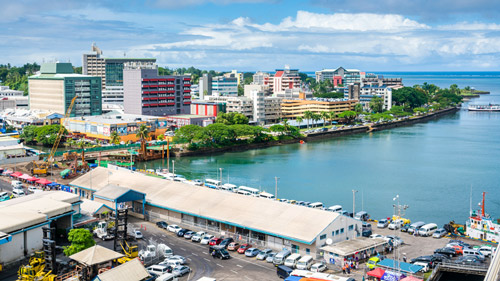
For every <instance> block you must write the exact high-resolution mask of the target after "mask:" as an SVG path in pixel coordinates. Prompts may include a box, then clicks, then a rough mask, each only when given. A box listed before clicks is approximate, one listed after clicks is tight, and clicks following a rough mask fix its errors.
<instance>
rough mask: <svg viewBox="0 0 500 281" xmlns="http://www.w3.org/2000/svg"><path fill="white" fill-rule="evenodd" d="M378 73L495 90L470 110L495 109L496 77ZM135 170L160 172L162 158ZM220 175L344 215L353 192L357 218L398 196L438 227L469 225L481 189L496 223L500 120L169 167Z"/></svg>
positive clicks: (428, 126) (466, 120)
mask: <svg viewBox="0 0 500 281" xmlns="http://www.w3.org/2000/svg"><path fill="white" fill-rule="evenodd" d="M382 74H384V75H385V76H386V77H403V81H404V83H405V84H406V85H413V84H421V83H423V82H428V83H434V84H436V85H438V86H441V87H447V86H449V85H450V84H458V85H459V86H460V87H464V86H471V87H474V88H476V89H478V90H485V91H491V94H490V95H485V96H483V97H481V98H479V99H474V100H472V101H471V102H472V103H489V102H494V103H500V72H485V73H480V72H473V73H436V72H431V73H382ZM465 107H466V105H465ZM139 165H140V167H141V168H144V166H146V167H147V168H158V167H161V166H164V167H166V163H165V162H164V161H161V160H160V161H154V162H149V163H146V164H145V165H144V164H143V163H141V164H139ZM170 168H172V165H171V166H170ZM219 168H223V170H222V174H223V175H222V179H223V181H224V182H227V181H228V179H229V182H230V183H233V184H236V185H246V186H251V187H256V188H260V189H261V190H265V191H267V192H271V193H274V186H275V179H274V177H279V181H278V197H279V198H287V199H295V200H303V201H310V202H315V201H321V202H323V203H324V204H325V205H327V206H330V205H334V204H340V205H342V206H344V209H347V210H349V211H352V207H353V206H352V205H353V204H352V202H353V196H352V190H353V189H355V190H358V191H359V192H358V193H357V194H356V211H359V210H361V208H363V209H364V210H366V211H368V212H369V213H370V214H371V215H372V217H374V218H381V217H386V216H390V215H391V214H392V212H393V207H392V206H393V198H394V197H395V196H396V195H399V197H400V202H401V203H402V204H407V205H409V208H408V209H407V212H406V215H407V216H408V217H409V218H411V219H412V220H423V221H426V222H436V223H439V224H443V223H446V222H448V221H449V220H450V219H455V220H456V221H458V222H464V221H465V220H466V218H467V215H468V213H469V205H470V190H471V187H472V192H473V196H472V202H473V207H477V203H478V202H479V201H480V198H481V192H482V191H486V192H487V195H486V196H487V197H486V198H487V200H486V209H487V212H489V213H490V214H492V215H493V216H494V217H500V188H499V183H500V113H477V112H476V113H474V112H468V111H466V110H461V111H460V112H458V113H456V114H452V115H448V116H445V117H443V118H440V119H439V120H435V121H430V122H427V123H422V124H417V125H413V126H409V127H404V128H397V129H392V130H387V131H382V132H376V133H371V134H361V135H355V136H346V137H340V138H335V139H330V140H324V141H315V142H309V143H307V144H303V145H300V144H291V145H285V146H280V147H271V148H266V149H257V150H250V151H245V152H237V153H225V154H220V155H216V156H203V157H185V158H179V159H175V172H176V173H180V174H183V175H185V176H186V177H188V178H191V179H194V178H199V179H204V178H214V179H216V178H218V175H219V172H220V170H219Z"/></svg>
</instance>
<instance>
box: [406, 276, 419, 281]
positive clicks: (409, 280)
mask: <svg viewBox="0 0 500 281" xmlns="http://www.w3.org/2000/svg"><path fill="white" fill-rule="evenodd" d="M401 281H423V280H422V279H419V278H417V277H413V276H406V277H405V278H403V279H401Z"/></svg>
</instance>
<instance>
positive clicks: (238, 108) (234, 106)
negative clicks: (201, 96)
mask: <svg viewBox="0 0 500 281" xmlns="http://www.w3.org/2000/svg"><path fill="white" fill-rule="evenodd" d="M205 99H206V100H207V101H211V102H216V103H225V104H226V113H229V112H236V113H241V114H243V115H245V116H246V117H248V119H249V120H253V101H252V99H251V98H248V97H228V96H208V97H205Z"/></svg>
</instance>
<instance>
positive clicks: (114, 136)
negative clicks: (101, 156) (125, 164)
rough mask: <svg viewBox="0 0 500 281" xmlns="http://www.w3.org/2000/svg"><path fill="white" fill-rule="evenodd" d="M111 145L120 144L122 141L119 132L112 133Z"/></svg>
mask: <svg viewBox="0 0 500 281" xmlns="http://www.w3.org/2000/svg"><path fill="white" fill-rule="evenodd" d="M110 141H111V143H112V144H119V143H120V141H121V139H120V136H119V135H118V132H117V131H113V132H112V133H111V140H110Z"/></svg>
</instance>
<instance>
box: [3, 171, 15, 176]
mask: <svg viewBox="0 0 500 281" xmlns="http://www.w3.org/2000/svg"><path fill="white" fill-rule="evenodd" d="M3 173H4V174H5V175H9V174H12V173H13V172H12V171H11V170H7V171H5V172H3Z"/></svg>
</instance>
